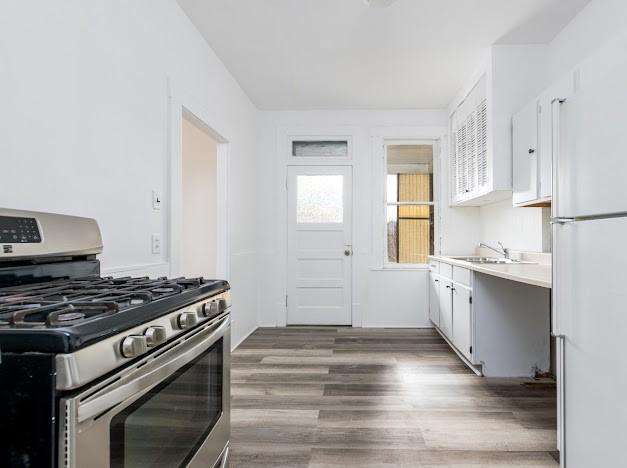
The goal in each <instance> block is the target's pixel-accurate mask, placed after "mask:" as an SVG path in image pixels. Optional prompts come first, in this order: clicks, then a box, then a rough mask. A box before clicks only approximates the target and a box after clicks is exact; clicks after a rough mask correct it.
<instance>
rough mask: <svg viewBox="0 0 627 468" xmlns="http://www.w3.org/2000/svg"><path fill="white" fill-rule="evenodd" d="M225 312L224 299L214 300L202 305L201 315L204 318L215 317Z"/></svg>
mask: <svg viewBox="0 0 627 468" xmlns="http://www.w3.org/2000/svg"><path fill="white" fill-rule="evenodd" d="M225 310H226V300H225V299H215V300H213V301H211V302H205V303H204V304H203V305H202V313H203V315H204V316H205V317H215V316H216V315H220V314H221V313H222V312H224V311H225Z"/></svg>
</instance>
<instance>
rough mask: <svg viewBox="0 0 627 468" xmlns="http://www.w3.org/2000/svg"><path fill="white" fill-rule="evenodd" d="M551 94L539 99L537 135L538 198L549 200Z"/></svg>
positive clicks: (551, 140) (550, 184) (550, 191)
mask: <svg viewBox="0 0 627 468" xmlns="http://www.w3.org/2000/svg"><path fill="white" fill-rule="evenodd" d="M552 100H553V93H551V92H547V93H544V94H543V95H542V96H541V97H540V102H539V104H538V114H539V117H538V118H539V121H540V125H539V134H538V146H539V152H540V155H539V157H540V198H543V199H545V198H551V195H552V192H553V190H552V189H553V187H552V183H551V178H552V169H553V132H554V129H553V109H552V106H551V101H552Z"/></svg>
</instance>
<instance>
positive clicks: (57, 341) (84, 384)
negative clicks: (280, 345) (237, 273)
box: [0, 209, 231, 468]
mask: <svg viewBox="0 0 627 468" xmlns="http://www.w3.org/2000/svg"><path fill="white" fill-rule="evenodd" d="M101 251H102V241H101V236H100V231H99V228H98V225H97V223H96V222H95V221H94V220H91V219H87V218H78V217H72V216H62V215H53V214H48V213H38V212H24V211H16V210H7V209H0V466H7V467H9V466H10V467H45V466H51V467H79V468H83V467H85V468H87V467H88V468H96V467H103V468H104V467H107V468H108V467H125V468H143V467H160V468H167V467H201V466H202V467H216V466H218V467H225V466H228V458H229V456H228V453H229V434H230V324H231V322H230V305H231V300H230V293H229V289H230V287H229V284H228V283H227V282H226V281H220V280H207V279H203V278H171V279H169V278H157V279H149V278H108V277H101V276H100V264H99V261H98V260H97V258H96V255H97V254H99V253H100V252H101Z"/></svg>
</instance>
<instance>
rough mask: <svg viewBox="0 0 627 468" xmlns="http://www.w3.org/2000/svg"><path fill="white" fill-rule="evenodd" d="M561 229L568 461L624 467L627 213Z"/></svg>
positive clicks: (559, 327) (559, 290)
mask: <svg viewBox="0 0 627 468" xmlns="http://www.w3.org/2000/svg"><path fill="white" fill-rule="evenodd" d="M554 236H555V242H556V248H557V252H556V253H557V258H556V260H554V261H556V262H557V263H556V265H555V266H556V267H557V272H556V273H557V281H556V282H555V283H554V284H553V288H554V289H553V293H554V296H555V298H554V299H555V300H556V303H555V304H554V307H553V313H554V315H555V319H556V320H555V323H554V325H553V327H554V332H555V333H556V334H558V335H561V336H563V338H561V340H560V341H561V345H562V346H563V348H562V351H563V356H562V359H563V369H560V370H561V376H560V377H561V378H562V379H563V380H562V381H561V382H560V390H563V392H562V394H561V397H562V398H563V400H562V401H561V402H560V406H561V405H563V410H564V414H563V415H561V416H563V418H564V420H563V421H562V423H564V424H565V425H564V426H562V430H563V433H562V441H563V446H562V456H563V459H565V462H566V464H565V466H567V467H568V468H588V467H593V466H599V467H601V466H603V467H607V468H619V467H624V466H625V441H627V433H626V432H625V431H626V429H625V428H627V405H625V395H627V358H626V357H625V356H626V355H625V343H627V313H626V310H627V309H626V304H627V285H626V282H625V278H626V276H625V268H626V265H627V253H626V251H625V250H624V249H622V248H621V247H620V246H621V245H622V244H623V243H624V241H625V238H626V237H627V217H620V218H611V219H597V220H591V221H580V222H573V223H567V224H563V225H555V226H554Z"/></svg>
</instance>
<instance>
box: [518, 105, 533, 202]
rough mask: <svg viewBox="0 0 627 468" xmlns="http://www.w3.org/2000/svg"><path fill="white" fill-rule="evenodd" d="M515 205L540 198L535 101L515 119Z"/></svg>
mask: <svg viewBox="0 0 627 468" xmlns="http://www.w3.org/2000/svg"><path fill="white" fill-rule="evenodd" d="M512 123H513V126H514V130H513V131H514V133H513V146H514V148H513V150H514V169H513V170H514V181H513V183H514V195H513V199H514V204H520V203H527V202H531V201H534V200H537V199H538V198H539V194H540V192H539V183H538V182H539V175H540V172H539V170H540V166H539V158H540V155H539V153H540V152H539V149H538V103H537V102H536V101H533V102H532V103H531V104H529V105H527V107H525V108H524V109H523V110H521V111H520V112H519V113H518V114H516V115H515V116H514V118H513V122H512Z"/></svg>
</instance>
